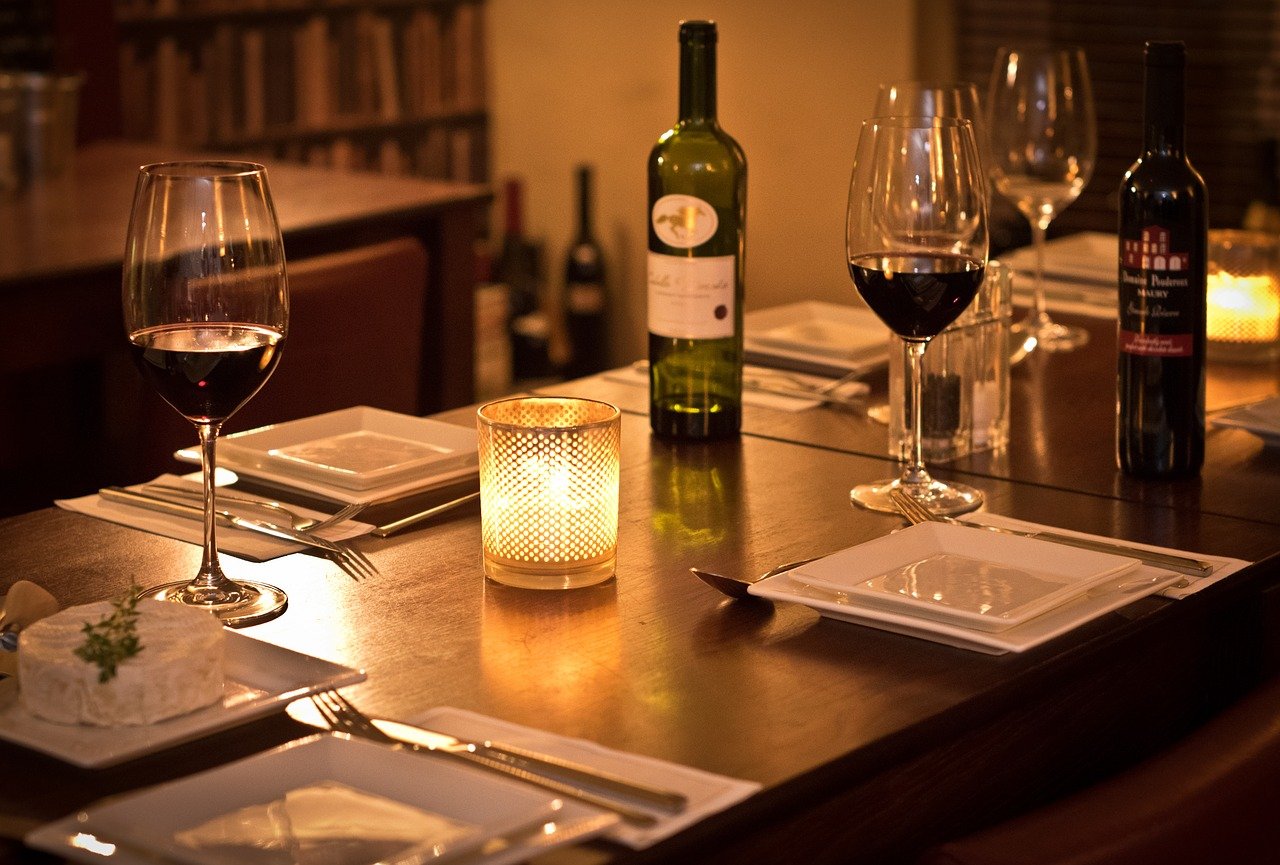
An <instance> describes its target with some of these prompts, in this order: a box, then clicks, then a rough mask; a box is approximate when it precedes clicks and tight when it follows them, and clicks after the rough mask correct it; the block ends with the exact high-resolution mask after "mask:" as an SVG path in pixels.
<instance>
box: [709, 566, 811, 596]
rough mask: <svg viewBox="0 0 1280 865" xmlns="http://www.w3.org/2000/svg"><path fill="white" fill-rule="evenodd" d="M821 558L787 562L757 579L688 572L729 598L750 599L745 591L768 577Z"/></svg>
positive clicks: (712, 572) (710, 572)
mask: <svg viewBox="0 0 1280 865" xmlns="http://www.w3.org/2000/svg"><path fill="white" fill-rule="evenodd" d="M820 558H822V556H813V557H811V558H808V559H801V560H800V561H798V562H787V563H786V564H785V565H778V566H777V567H776V568H773V569H771V570H768V571H765V572H764V573H763V574H761V575H760V576H758V577H726V576H725V575H724V574H717V573H715V572H714V571H704V570H703V569H702V568H690V569H689V571H690V572H691V573H692V574H693V575H694V576H695V577H697V578H698V579H700V580H702V582H704V583H706V584H707V585H708V586H711V587H712V588H713V589H715V590H717V591H719V592H722V593H724V594H726V595H728V596H729V597H731V598H750V597H752V595H751V593H750V592H748V591H747V589H749V588H751V586H753V585H755V584H756V583H758V582H760V581H761V580H765V579H768V578H769V577H776V576H777V575H778V574H781V573H785V572H786V571H790V570H794V569H795V568H798V567H800V566H801V565H807V564H809V563H810V562H816V561H817V560H818V559H820Z"/></svg>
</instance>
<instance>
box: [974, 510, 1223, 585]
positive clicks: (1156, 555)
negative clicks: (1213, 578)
mask: <svg viewBox="0 0 1280 865" xmlns="http://www.w3.org/2000/svg"><path fill="white" fill-rule="evenodd" d="M956 522H958V523H960V524H962V525H966V526H969V527H970V528H974V529H986V530H987V531H989V532H999V533H1001V534H1005V535H1017V536H1018V537H1022V538H1036V539H1038V540H1042V541H1050V542H1052V543H1055V544H1063V545H1065V546H1069V547H1079V548H1080V549H1082V550H1093V551H1094V552H1096V553H1110V554H1111V555H1114V556H1125V557H1127V558H1130V559H1137V560H1138V561H1140V562H1143V563H1144V564H1148V565H1152V566H1153V567H1157V568H1167V569H1168V570H1171V571H1176V572H1178V573H1179V574H1187V575H1188V576H1192V577H1207V576H1209V575H1210V574H1212V573H1213V569H1214V567H1215V564H1214V563H1213V562H1206V561H1203V560H1201V559H1193V558H1191V557H1189V556H1178V555H1174V554H1173V553H1162V552H1159V551H1157V550H1146V549H1141V548H1139V547H1133V546H1129V545H1128V544H1123V543H1119V542H1115V541H1095V540H1092V539H1091V538H1078V537H1076V536H1075V535H1064V534H1059V533H1058V532H1044V531H1031V530H1025V529H1009V528H1005V527H1004V526H992V525H987V524H986V523H978V522H970V521H969V520H957V521H956Z"/></svg>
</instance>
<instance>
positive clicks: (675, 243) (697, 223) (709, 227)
mask: <svg viewBox="0 0 1280 865" xmlns="http://www.w3.org/2000/svg"><path fill="white" fill-rule="evenodd" d="M649 218H650V219H651V220H652V221H653V230H654V233H655V234H657V235H658V239H659V240H661V241H662V242H663V243H665V244H666V245H667V246H670V247H674V248H675V249H694V248H696V247H699V246H701V245H702V244H704V243H706V242H707V241H708V240H710V239H711V238H712V237H714V236H715V233H716V229H718V228H719V227H720V215H719V214H717V213H716V209H715V208H714V207H712V206H711V205H710V204H708V203H707V202H705V201H703V200H702V199H701V198H697V197H695V196H692V195H664V196H662V197H661V198H659V199H658V200H657V201H655V202H654V203H653V210H652V211H651V213H650V214H649Z"/></svg>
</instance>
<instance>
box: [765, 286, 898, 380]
mask: <svg viewBox="0 0 1280 865" xmlns="http://www.w3.org/2000/svg"><path fill="white" fill-rule="evenodd" d="M743 331H744V346H745V348H746V350H747V351H748V353H750V354H752V355H753V356H754V357H755V358H756V360H755V362H763V358H765V357H770V356H772V357H777V358H782V359H784V360H790V361H798V362H801V363H811V364H818V365H822V366H827V367H832V368H836V369H839V370H844V371H849V372H852V371H854V370H867V371H869V370H871V369H874V368H875V367H877V366H883V365H884V364H885V363H887V362H888V359H889V329H888V328H887V327H885V325H884V323H883V322H881V321H880V319H879V318H877V317H876V314H875V313H873V312H872V311H871V310H869V309H866V308H863V307H857V306H844V305H841V304H835V303H826V302H824V301H818V300H808V301H801V302H799V303H789V304H786V305H784V306H775V307H770V308H769V309H757V310H753V311H752V312H748V313H746V314H745V315H744V316H743Z"/></svg>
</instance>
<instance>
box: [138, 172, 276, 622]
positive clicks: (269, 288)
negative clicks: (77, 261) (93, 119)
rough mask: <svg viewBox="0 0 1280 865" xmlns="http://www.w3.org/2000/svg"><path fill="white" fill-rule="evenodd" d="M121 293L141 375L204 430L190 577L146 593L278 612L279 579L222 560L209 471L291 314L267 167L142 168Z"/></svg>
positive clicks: (223, 609)
mask: <svg viewBox="0 0 1280 865" xmlns="http://www.w3.org/2000/svg"><path fill="white" fill-rule="evenodd" d="M122 301H123V306H124V325H125V332H126V333H127V335H128V339H129V345H130V353H131V354H132V357H133V359H134V362H135V363H136V365H137V366H138V369H139V370H140V372H141V374H142V377H143V379H144V380H145V381H147V383H148V384H150V385H151V386H152V387H153V388H154V389H155V390H156V391H157V392H158V393H159V395H160V396H161V397H162V398H163V399H164V400H165V401H166V402H167V403H169V405H171V406H172V407H173V408H174V409H175V410H176V411H177V412H178V413H179V414H181V415H182V416H183V417H185V418H187V420H189V421H191V422H192V423H193V424H195V426H196V429H197V431H198V432H199V436H200V449H201V466H202V470H203V476H204V503H205V504H204V506H205V522H204V538H203V540H204V552H203V557H202V561H201V565H200V569H199V571H198V572H197V574H196V576H195V578H194V579H192V580H188V581H178V582H170V583H165V584H163V585H160V586H155V587H152V588H148V589H146V590H144V591H143V592H142V596H143V597H149V598H155V599H157V600H169V601H177V602H179V603H184V604H189V605H191V606H196V607H201V608H204V609H208V610H210V611H211V612H213V613H214V614H216V615H217V616H218V617H219V618H221V619H222V620H223V622H224V623H226V624H229V625H247V624H252V623H254V622H260V621H264V620H266V619H268V618H272V617H274V616H277V615H279V614H280V613H281V612H282V611H283V610H284V607H285V604H286V603H287V598H286V596H285V593H284V592H283V591H281V590H280V589H278V588H276V587H275V586H271V585H268V584H265V583H257V582H236V581H233V580H231V579H229V578H228V577H227V576H226V575H225V574H224V573H223V571H222V567H221V564H220V562H219V560H218V549H217V539H216V517H215V513H214V498H213V478H214V471H215V467H216V464H217V461H216V458H215V441H216V439H217V435H218V431H219V429H220V428H221V426H222V423H223V422H224V421H225V420H226V419H227V418H228V417H230V416H231V415H232V414H234V413H235V411H236V410H237V409H239V408H240V406H242V405H244V404H245V403H246V402H247V401H248V400H249V399H250V398H252V396H253V395H254V394H255V393H257V391H258V389H259V388H261V387H262V385H263V384H264V383H265V382H266V380H267V379H268V378H269V377H270V375H271V373H272V371H273V370H274V369H275V367H276V364H277V363H278V362H279V359H280V352H281V350H282V349H283V348H284V342H285V335H286V333H287V328H288V320H289V299H288V287H287V281H286V278H285V262H284V245H283V243H282V241H281V237H280V229H279V225H278V223H277V220H276V215H275V209H274V206H273V204H272V201H271V195H270V192H269V191H268V189H267V180H266V170H265V169H264V168H263V167H262V166H260V165H256V164H253V163H242V162H171V163H160V164H156V165H146V166H143V167H142V168H141V169H140V170H139V174H138V182H137V187H136V190H135V193H134V202H133V211H132V214H131V217H130V221H129V231H128V238H127V241H126V248H125V263H124V278H123V290H122Z"/></svg>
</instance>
